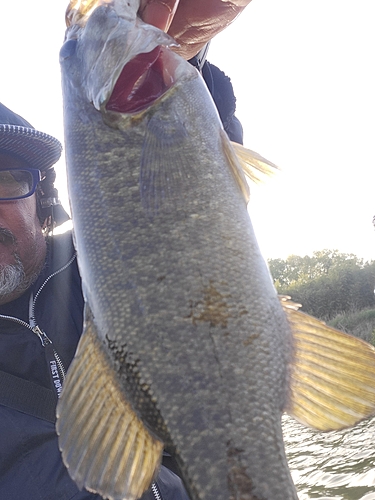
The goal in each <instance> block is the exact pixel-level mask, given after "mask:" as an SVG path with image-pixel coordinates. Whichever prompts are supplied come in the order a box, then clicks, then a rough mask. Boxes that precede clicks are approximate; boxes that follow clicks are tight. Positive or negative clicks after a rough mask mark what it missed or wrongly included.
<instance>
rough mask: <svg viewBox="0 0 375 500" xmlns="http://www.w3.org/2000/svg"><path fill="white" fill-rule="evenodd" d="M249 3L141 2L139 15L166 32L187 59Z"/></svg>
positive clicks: (224, 0) (237, 0) (232, 0)
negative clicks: (178, 45) (177, 44)
mask: <svg viewBox="0 0 375 500" xmlns="http://www.w3.org/2000/svg"><path fill="white" fill-rule="evenodd" d="M250 2H251V0H141V4H140V9H139V13H140V16H141V17H142V19H143V20H144V21H145V22H146V23H149V24H153V25H154V26H157V27H158V28H160V29H162V30H164V31H167V32H168V34H169V35H171V36H172V37H173V38H174V39H175V40H176V42H178V43H179V44H180V47H179V48H177V49H176V52H178V53H179V54H180V55H181V56H182V57H184V58H185V59H190V58H191V57H193V56H195V55H196V54H197V53H198V52H199V51H200V50H201V48H202V47H203V46H204V45H205V44H206V43H207V42H209V41H210V40H211V39H212V38H213V37H214V36H215V35H216V34H217V33H219V32H220V31H222V30H223V29H224V28H226V27H227V26H228V25H229V24H230V23H231V22H232V21H233V20H234V19H235V18H236V17H237V16H238V14H240V13H241V12H242V10H243V9H244V8H245V7H246V6H247V5H248V4H249V3H250Z"/></svg>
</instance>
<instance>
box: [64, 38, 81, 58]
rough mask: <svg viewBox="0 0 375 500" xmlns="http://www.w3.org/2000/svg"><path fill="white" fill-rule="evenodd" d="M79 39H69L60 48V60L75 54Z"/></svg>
mask: <svg viewBox="0 0 375 500" xmlns="http://www.w3.org/2000/svg"><path fill="white" fill-rule="evenodd" d="M76 46H77V40H67V41H66V42H64V45H63V46H62V47H61V50H60V61H64V60H65V59H68V58H69V57H71V56H73V55H74V53H75V51H76Z"/></svg>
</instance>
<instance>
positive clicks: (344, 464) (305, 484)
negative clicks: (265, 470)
mask: <svg viewBox="0 0 375 500" xmlns="http://www.w3.org/2000/svg"><path fill="white" fill-rule="evenodd" d="M283 431H284V440H285V449H286V454H287V457H288V462H289V467H290V470H291V473H292V477H293V481H294V483H295V485H296V487H297V490H298V492H299V499H300V500H310V499H311V500H312V499H317V498H319V499H320V500H375V452H374V442H375V418H373V419H370V420H366V421H365V422H361V423H360V424H358V425H357V426H356V427H355V428H354V429H349V430H345V431H340V432H326V433H321V432H315V431H312V430H311V429H307V428H306V427H303V426H302V425H300V424H299V423H297V422H296V421H295V420H293V419H292V418H290V417H288V416H284V417H283Z"/></svg>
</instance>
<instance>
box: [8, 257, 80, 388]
mask: <svg viewBox="0 0 375 500" xmlns="http://www.w3.org/2000/svg"><path fill="white" fill-rule="evenodd" d="M75 258H76V254H74V255H73V256H72V258H71V259H70V260H69V262H67V263H66V264H65V265H64V266H63V267H61V268H60V269H58V270H57V271H55V272H54V273H52V274H51V275H50V276H48V277H47V278H46V280H45V281H44V282H43V284H42V285H41V287H40V288H39V290H38V292H37V293H36V295H35V297H33V294H32V292H31V295H30V302H29V323H27V322H26V321H23V320H22V319H19V318H15V317H13V316H6V315H4V314H0V318H2V319H6V320H9V321H13V322H14V323H18V324H19V325H22V326H23V327H25V328H27V329H28V330H31V331H32V332H33V333H35V334H36V335H37V336H38V337H39V340H40V342H41V344H42V346H43V347H44V348H45V349H46V357H47V358H48V362H49V365H50V370H51V376H52V382H53V386H54V387H55V390H56V394H57V397H59V396H60V393H61V389H62V382H63V381H64V380H65V376H66V370H65V367H64V364H63V362H62V361H61V358H60V356H59V355H58V353H57V351H56V350H55V348H54V347H53V344H52V340H51V339H50V338H49V337H48V335H47V334H46V333H45V332H44V331H43V330H42V329H41V328H40V327H39V325H38V324H37V322H36V321H35V304H36V301H37V299H38V297H39V295H40V293H41V291H42V290H43V288H44V287H45V286H46V284H47V283H48V281H49V280H50V279H52V278H53V277H54V276H56V275H57V274H59V273H61V272H63V271H65V269H67V268H68V267H69V266H70V265H71V264H72V262H73V261H74V259H75ZM55 367H56V368H55ZM56 370H57V371H56Z"/></svg>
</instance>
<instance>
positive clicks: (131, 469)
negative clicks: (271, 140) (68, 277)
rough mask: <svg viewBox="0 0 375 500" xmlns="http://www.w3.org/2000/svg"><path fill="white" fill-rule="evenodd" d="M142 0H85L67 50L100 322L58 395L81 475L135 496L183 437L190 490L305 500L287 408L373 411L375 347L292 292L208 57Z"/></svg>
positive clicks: (337, 416) (180, 452) (321, 422)
mask: <svg viewBox="0 0 375 500" xmlns="http://www.w3.org/2000/svg"><path fill="white" fill-rule="evenodd" d="M137 10H138V4H137V2H128V1H124V0H105V1H104V0H102V1H100V0H99V1H98V0H95V1H94V0H92V1H90V0H88V1H86V2H80V1H79V0H72V2H71V3H70V5H69V8H68V11H67V19H68V28H67V31H66V36H65V42H64V44H63V46H62V48H61V52H60V62H61V71H62V88H63V103H64V104H63V106H64V130H65V153H66V166H67V175H68V188H69V197H70V203H71V211H72V218H73V225H74V241H75V246H76V249H77V255H78V264H79V269H80V273H81V276H82V287H83V293H84V298H85V322H84V331H83V334H82V337H81V340H80V342H79V345H78V349H77V352H76V355H75V357H74V359H73V361H72V364H71V366H70V368H69V370H68V373H67V377H66V380H65V382H64V386H63V390H62V394H61V397H60V399H59V402H58V406H57V424H56V429H57V433H58V436H59V446H60V449H61V452H62V458H63V461H64V464H65V465H66V467H67V469H68V471H69V473H70V475H71V477H72V478H73V480H74V481H75V482H76V483H77V485H78V486H79V487H80V488H86V489H87V490H89V491H93V492H96V493H99V494H100V495H101V496H102V497H103V498H107V499H111V500H121V499H127V500H135V499H137V498H139V497H140V496H141V495H142V494H143V493H144V492H145V491H147V490H148V489H149V488H150V486H151V483H152V481H153V480H154V479H155V477H156V475H157V473H158V470H159V467H160V463H161V458H162V454H163V450H166V451H167V452H168V453H170V454H171V455H172V456H173V457H174V459H175V461H176V463H177V465H178V468H179V471H180V473H181V478H182V480H183V483H184V485H185V488H186V490H187V493H188V495H189V497H190V499H191V500H212V499H220V500H221V499H222V500H238V499H240V500H297V498H298V496H297V492H296V489H295V486H294V484H293V481H292V478H291V475H290V471H289V468H288V464H287V459H286V456H285V450H284V444H283V436H282V426H281V416H282V413H283V412H284V411H286V412H288V413H289V414H291V415H292V416H294V417H295V418H297V419H298V420H299V421H301V422H303V423H305V424H306V425H310V426H313V427H315V428H318V429H321V430H325V431H326V430H331V429H337V428H342V427H345V426H350V425H354V423H355V422H357V421H359V420H361V419H363V418H366V417H368V416H370V415H372V414H373V413H374V407H375V389H374V388H375V354H374V348H373V347H372V346H370V345H368V344H366V343H364V342H362V341H360V340H358V339H356V338H354V337H350V336H349V335H345V334H342V333H341V332H338V331H336V330H334V329H332V328H330V327H328V326H327V325H325V324H324V323H321V322H319V321H318V320H315V319H313V318H310V317H309V316H307V315H305V314H304V313H302V312H301V311H299V305H298V304H295V303H293V302H292V301H291V300H290V298H287V297H281V298H279V297H278V296H277V293H276V291H275V288H274V286H273V282H272V279H271V277H270V274H269V270H268V267H267V264H266V263H265V261H264V259H263V257H262V254H261V252H260V250H259V247H258V244H257V241H256V237H255V234H254V231H253V228H252V224H251V220H250V217H249V213H248V209H247V204H248V201H249V187H248V182H247V180H246V177H247V176H249V175H251V171H253V169H257V168H258V169H259V170H260V171H264V170H266V169H267V166H268V167H269V168H271V167H272V164H271V163H270V162H267V160H265V159H264V158H263V157H262V156H260V155H258V154H256V153H255V152H252V151H250V150H247V149H245V148H243V147H242V146H240V145H234V144H232V143H231V142H230V141H229V139H228V137H227V135H226V133H225V132H224V131H223V128H222V125H221V122H220V118H219V116H218V113H217V110H216V108H215V105H214V103H213V101H212V99H211V96H210V94H209V92H208V90H207V88H206V85H205V83H204V81H203V80H202V78H201V76H200V74H199V73H198V71H197V70H196V69H195V68H194V67H193V66H191V65H190V64H189V63H188V62H186V61H184V60H183V59H182V58H180V57H179V56H178V55H177V54H176V53H175V52H174V48H175V47H176V42H175V41H174V40H173V39H172V38H171V37H169V36H168V35H167V34H166V33H164V32H162V31H160V30H158V29H157V28H155V27H153V26H150V25H147V24H145V23H143V22H142V21H141V19H139V18H138V17H137Z"/></svg>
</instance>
